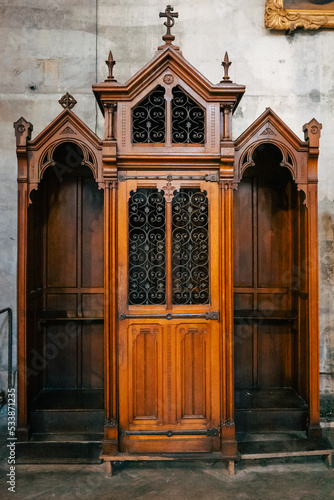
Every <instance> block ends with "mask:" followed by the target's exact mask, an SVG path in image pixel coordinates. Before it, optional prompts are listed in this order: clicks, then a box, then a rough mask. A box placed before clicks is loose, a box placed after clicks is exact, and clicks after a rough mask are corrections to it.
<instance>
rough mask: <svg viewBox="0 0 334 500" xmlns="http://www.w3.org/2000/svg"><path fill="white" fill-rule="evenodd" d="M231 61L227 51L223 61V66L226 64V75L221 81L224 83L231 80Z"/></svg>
mask: <svg viewBox="0 0 334 500" xmlns="http://www.w3.org/2000/svg"><path fill="white" fill-rule="evenodd" d="M231 64H232V63H231V61H230V60H229V58H228V53H227V51H226V52H225V57H224V61H223V62H222V66H224V77H223V79H222V80H221V81H220V83H224V82H231V79H230V77H229V76H228V70H229V67H230V66H231Z"/></svg>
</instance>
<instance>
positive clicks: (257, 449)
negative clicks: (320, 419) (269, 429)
mask: <svg viewBox="0 0 334 500" xmlns="http://www.w3.org/2000/svg"><path fill="white" fill-rule="evenodd" d="M238 451H239V453H240V457H241V459H242V460H257V459H266V458H289V457H305V456H319V455H320V456H326V457H327V458H328V465H329V466H330V467H331V466H332V454H333V452H334V450H333V447H332V445H331V443H330V442H329V441H328V439H326V438H318V439H312V440H311V439H306V438H304V439H282V440H265V441H257V440H251V441H243V442H239V443H238Z"/></svg>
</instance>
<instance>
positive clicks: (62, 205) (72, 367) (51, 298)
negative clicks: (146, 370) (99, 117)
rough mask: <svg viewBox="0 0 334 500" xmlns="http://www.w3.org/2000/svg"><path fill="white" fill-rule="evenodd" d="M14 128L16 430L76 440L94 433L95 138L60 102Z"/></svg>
mask: <svg viewBox="0 0 334 500" xmlns="http://www.w3.org/2000/svg"><path fill="white" fill-rule="evenodd" d="M15 130H16V137H17V145H18V152H19V175H18V181H19V247H18V248H19V251H18V257H19V259H18V303H19V307H18V328H19V330H18V332H19V335H18V360H19V370H18V374H19V376H18V396H19V400H20V404H19V412H18V436H19V439H20V440H27V439H30V438H32V439H36V436H44V438H45V439H49V437H48V436H51V435H54V433H56V435H58V436H59V435H61V434H62V433H65V434H66V433H69V434H70V435H72V436H73V439H72V441H75V439H76V438H75V435H74V434H75V433H76V434H77V435H78V434H80V433H82V432H87V429H89V432H90V433H92V435H94V434H96V435H100V436H102V433H103V418H104V404H103V390H104V357H103V351H104V348H103V345H104V327H103V318H104V191H103V190H101V189H99V187H101V156H102V144H101V141H100V140H99V139H98V138H97V137H96V136H95V134H93V133H92V132H91V131H90V129H89V128H88V127H87V126H86V125H85V124H84V123H83V122H82V121H81V120H79V119H78V118H77V117H76V115H75V114H74V113H73V111H72V110H71V109H69V108H66V109H64V110H63V112H62V113H61V114H60V115H59V116H58V117H57V118H56V119H55V120H54V121H53V122H52V123H51V124H50V125H49V126H48V127H46V129H44V130H43V131H42V132H41V133H40V134H39V135H38V136H37V137H36V138H35V139H34V140H30V131H31V130H32V126H31V124H29V123H27V122H26V121H25V120H23V119H22V118H21V119H20V120H19V121H18V122H16V123H15ZM20 144H22V147H21V149H20ZM23 144H24V146H23ZM23 249H24V250H23ZM74 446H75V444H74Z"/></svg>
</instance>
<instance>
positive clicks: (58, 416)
mask: <svg viewBox="0 0 334 500" xmlns="http://www.w3.org/2000/svg"><path fill="white" fill-rule="evenodd" d="M103 421H104V410H103V391H101V390H59V389H57V390H44V391H41V392H40V393H39V394H38V396H37V397H36V398H35V400H34V401H33V403H32V407H31V411H30V425H31V428H32V432H33V433H34V434H36V433H62V432H70V433H71V432H72V433H73V432H74V433H100V432H103Z"/></svg>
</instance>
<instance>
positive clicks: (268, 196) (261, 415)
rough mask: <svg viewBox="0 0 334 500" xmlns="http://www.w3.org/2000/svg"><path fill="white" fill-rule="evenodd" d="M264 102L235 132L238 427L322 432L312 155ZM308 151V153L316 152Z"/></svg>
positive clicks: (311, 127)
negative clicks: (254, 117)
mask: <svg viewBox="0 0 334 500" xmlns="http://www.w3.org/2000/svg"><path fill="white" fill-rule="evenodd" d="M320 129H321V125H320V124H318V123H317V122H316V121H315V120H312V122H310V123H309V124H307V125H305V126H304V130H305V132H306V137H307V139H308V137H309V136H308V132H311V134H312V136H313V138H314V142H313V147H315V149H313V150H312V149H311V147H310V146H311V144H310V142H309V140H308V141H307V142H306V141H305V142H303V141H301V140H299V139H298V138H297V137H296V136H295V134H294V133H293V132H292V131H291V130H290V129H289V128H288V127H287V126H286V125H285V124H284V123H283V122H282V121H281V120H280V118H279V117H278V116H277V115H276V114H275V113H274V112H273V111H272V110H271V109H269V108H268V109H267V110H266V111H265V112H264V113H263V114H262V115H261V116H260V117H259V118H258V119H257V120H256V121H255V122H254V123H253V124H252V125H251V126H250V127H249V128H248V129H247V130H246V131H245V132H244V133H243V134H242V135H241V136H240V137H239V138H238V139H237V140H236V165H235V174H234V183H235V184H234V185H235V189H236V190H235V192H234V225H233V229H234V240H233V248H234V319H235V331H234V335H235V390H236V410H235V418H236V430H237V432H262V431H272V432H274V431H281V432H282V431H284V430H285V431H307V432H308V434H309V435H310V436H313V437H314V436H316V435H319V434H321V430H320V427H319V418H320V416H319V387H318V359H317V356H318V323H317V321H318V320H317V316H318V312H317V311H318V288H317V287H318V282H317V266H318V263H317V262H318V261H317V251H318V248H317V232H316V227H317V202H316V191H317V183H316V177H315V171H314V163H313V160H314V154H315V155H317V146H318V141H319V134H320ZM312 153H313V154H312Z"/></svg>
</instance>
